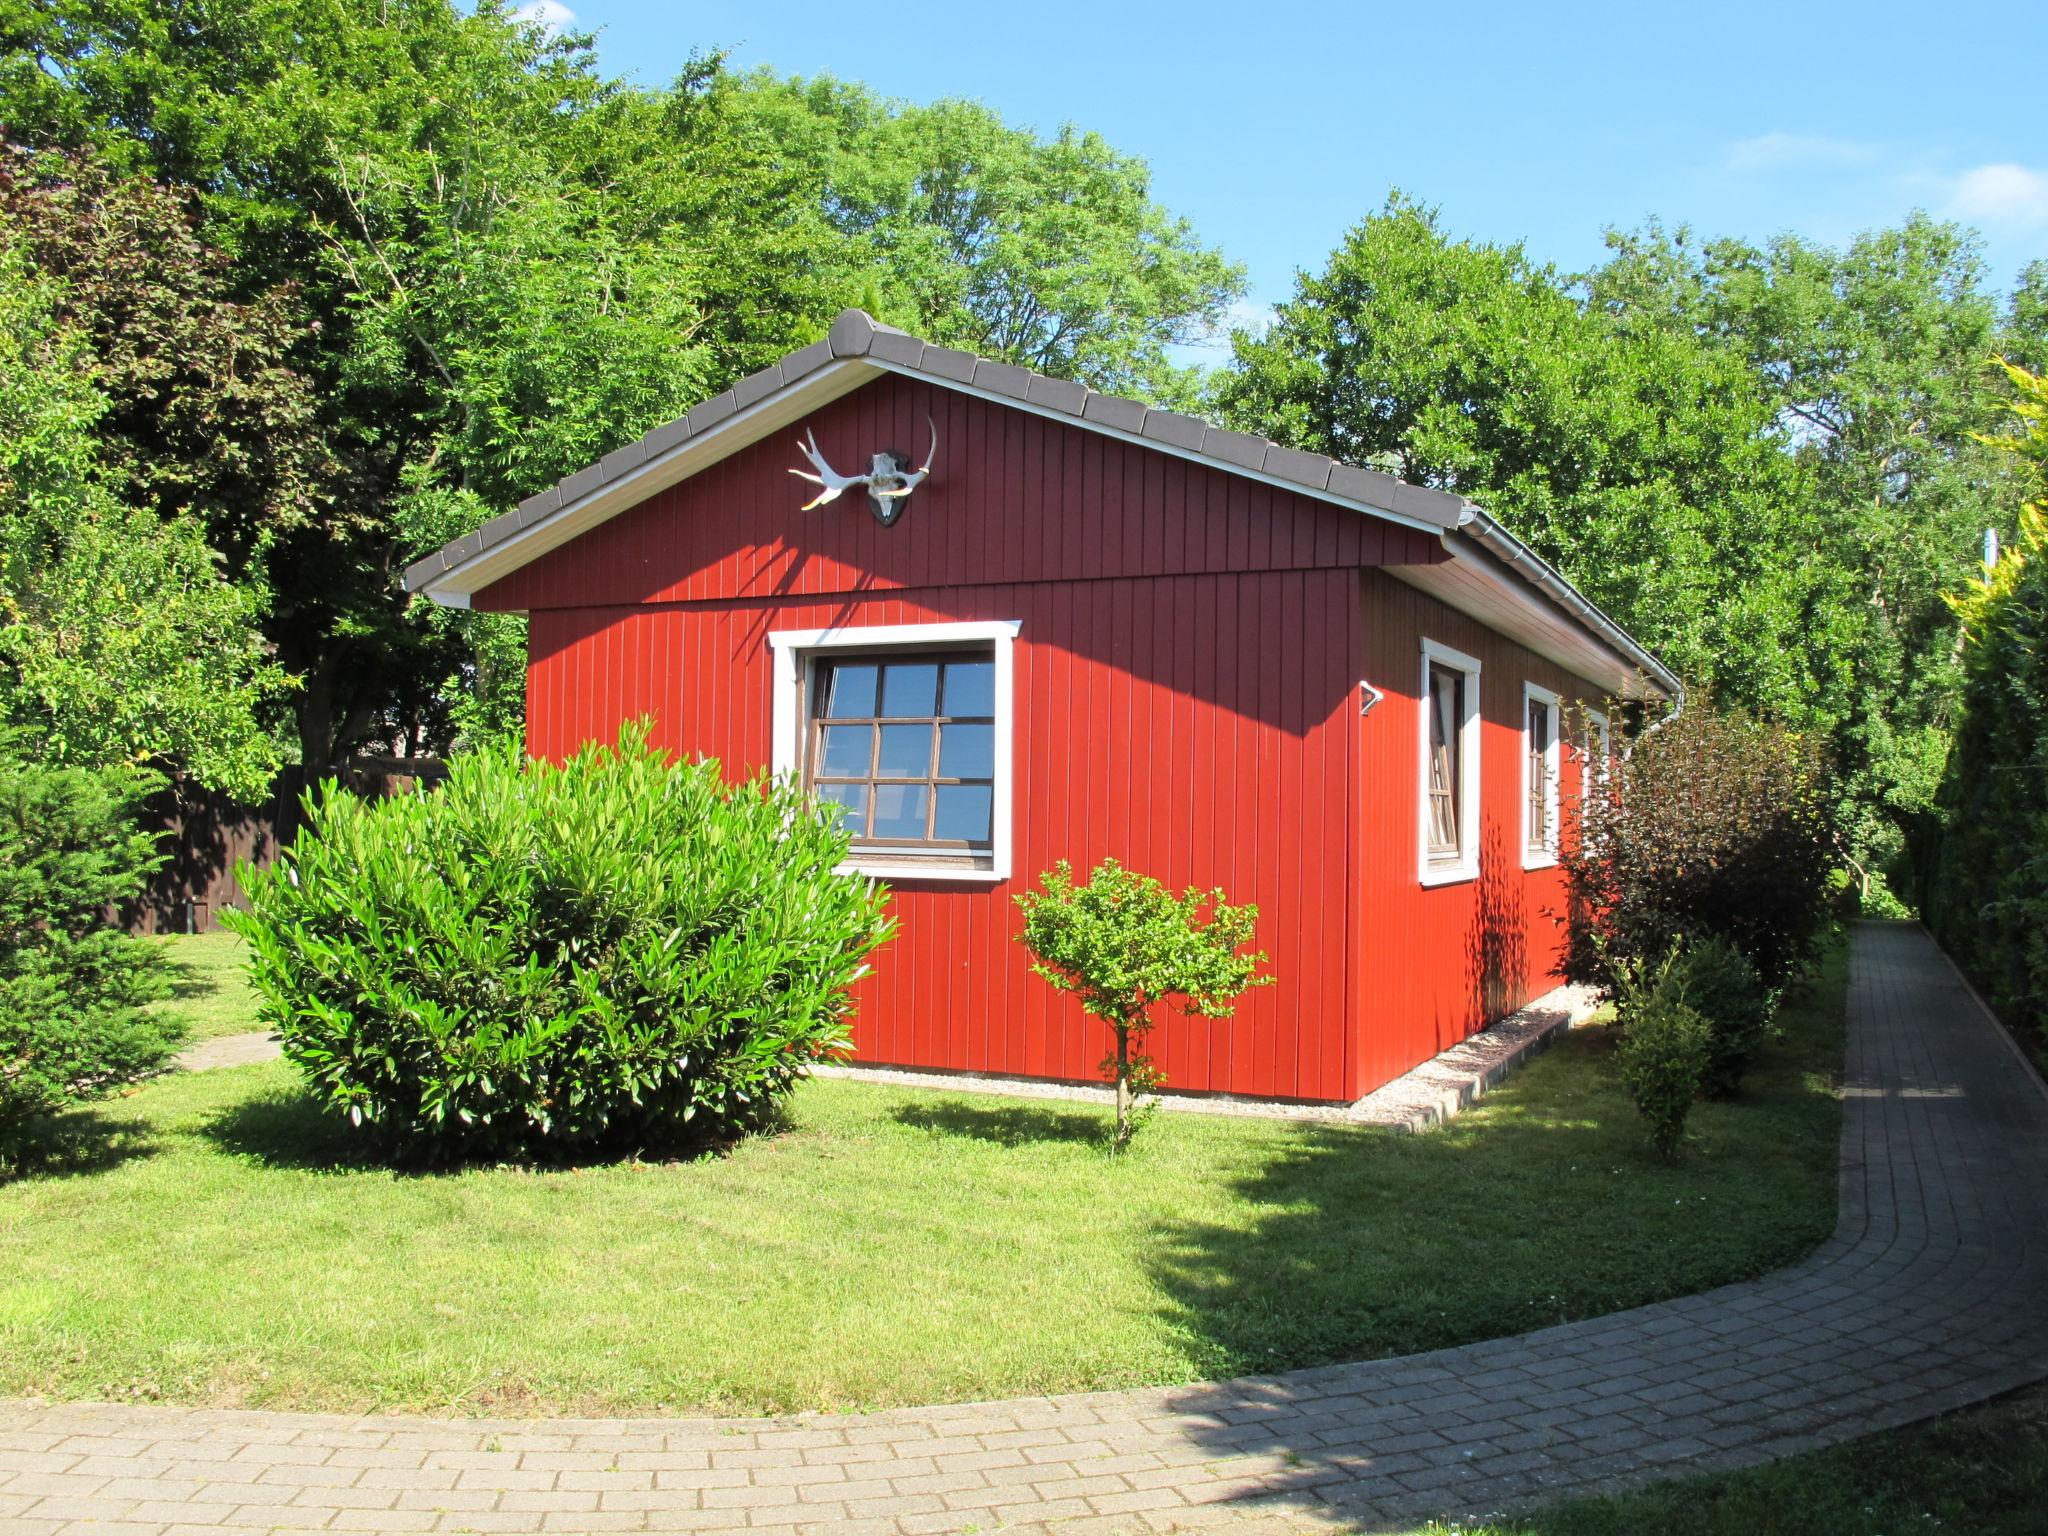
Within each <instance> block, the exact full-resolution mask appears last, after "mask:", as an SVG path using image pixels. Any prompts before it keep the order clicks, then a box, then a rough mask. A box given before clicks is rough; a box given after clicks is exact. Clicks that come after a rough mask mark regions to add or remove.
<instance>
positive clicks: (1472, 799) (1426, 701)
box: [1415, 639, 1482, 885]
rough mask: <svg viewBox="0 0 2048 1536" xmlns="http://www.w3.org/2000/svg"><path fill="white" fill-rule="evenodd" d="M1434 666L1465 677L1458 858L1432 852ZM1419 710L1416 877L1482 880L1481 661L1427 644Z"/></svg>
mask: <svg viewBox="0 0 2048 1536" xmlns="http://www.w3.org/2000/svg"><path fill="white" fill-rule="evenodd" d="M1432 665H1436V666H1443V667H1449V668H1450V669H1451V670H1453V671H1455V672H1462V673H1464V674H1465V718H1464V719H1463V720H1462V721H1460V722H1459V725H1458V856H1457V858H1456V859H1455V860H1452V859H1446V858H1442V857H1440V856H1433V855H1432V854H1431V853H1430V851H1429V714H1430V710H1431V708H1432V707H1433V706H1432V704H1431V701H1430V693H1429V669H1430V667H1431V666H1432ZM1415 696H1416V699H1417V701H1418V702H1419V704H1420V706H1421V707H1420V708H1419V709H1417V710H1416V712H1415V727H1416V730H1415V748H1416V750H1415V762H1416V769H1417V773H1416V779H1415V805H1416V816H1415V856H1416V875H1417V878H1418V879H1420V880H1421V882H1422V883H1423V884H1424V885H1452V884H1455V883H1457V882H1459V881H1461V880H1477V879H1478V878H1479V731H1480V720H1481V718H1482V714H1481V711H1480V708H1479V658H1478V657H1476V656H1467V655H1466V654H1465V653H1464V652H1463V651H1454V650H1452V649H1451V648H1450V647H1449V646H1447V645H1439V644H1437V642H1436V641H1434V640H1428V639H1425V640H1424V641H1423V642H1422V686H1421V687H1420V689H1418V690H1417V692H1416V695H1415Z"/></svg>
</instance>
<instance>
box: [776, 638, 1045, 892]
mask: <svg viewBox="0 0 2048 1536" xmlns="http://www.w3.org/2000/svg"><path fill="white" fill-rule="evenodd" d="M1022 628H1023V621H1022V620H1021V619H997V620H990V621H986V622H971V623H957V624H866V625H862V624H853V625H844V626H839V627H836V628H833V629H783V630H775V631H773V632H772V633H770V635H769V636H768V647H769V650H770V652H771V653H772V654H773V657H774V668H775V700H774V706H775V725H774V734H773V740H772V744H771V748H770V758H769V767H770V769H771V770H772V771H773V772H774V773H775V774H776V775H778V776H783V775H787V776H789V777H791V778H799V779H800V778H801V777H802V772H803V739H804V724H805V722H804V710H805V707H806V700H807V698H808V697H809V693H810V689H809V687H808V686H807V685H808V684H809V682H810V678H811V669H812V666H813V665H814V664H815V663H816V661H817V660H818V659H819V658H820V657H822V656H829V655H831V654H832V653H834V652H844V651H887V650H907V651H915V650H928V649H934V648H938V647H944V646H956V645H986V646H989V647H990V649H991V650H992V651H993V653H994V657H995V664H996V698H995V711H996V713H995V785H994V793H993V794H992V795H991V797H990V799H991V805H990V810H989V816H990V822H989V850H988V852H987V853H986V854H974V855H968V856H965V857H963V856H962V855H961V854H959V853H957V852H945V853H908V852H905V851H904V850H902V849H900V848H898V849H890V850H889V851H887V852H886V853H885V852H883V851H881V850H878V849H877V850H868V851H863V850H862V849H861V847H860V845H859V843H858V842H856V843H855V844H854V847H853V849H852V851H851V852H850V853H849V854H848V856H847V859H846V861H845V862H844V863H843V864H841V865H840V866H839V872H840V873H842V874H857V875H872V876H874V877H875V878H877V879H882V880H951V881H960V882H979V883H982V884H991V885H992V884H995V883H996V882H998V881H1002V880H1007V879H1009V878H1010V848H1011V836H1010V820H1011V809H1010V808H1011V781H1012V778H1013V772H1014V771H1013V765H1012V756H1013V754H1012V751H1011V742H1012V739H1013V733H1014V730H1015V722H1016V703H1017V700H1016V687H1015V684H1014V681H1013V678H1014V675H1015V672H1014V665H1013V657H1012V650H1013V647H1014V646H1015V643H1016V639H1017V632H1018V631H1019V630H1020V629H1022Z"/></svg>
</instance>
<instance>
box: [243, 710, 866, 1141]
mask: <svg viewBox="0 0 2048 1536" xmlns="http://www.w3.org/2000/svg"><path fill="white" fill-rule="evenodd" d="M306 815H307V819H306V824H305V826H304V827H303V829H302V830H301V831H300V833H299V835H298V838H297V840H296V841H295V842H294V843H293V844H292V846H291V848H290V849H289V850H288V851H287V852H286V853H285V855H284V856H283V857H282V858H281V859H280V860H279V861H278V863H277V864H276V866H275V867H274V868H273V869H272V870H270V871H269V872H267V873H264V872H251V873H250V874H248V875H247V876H246V878H247V880H248V884H249V897H250V907H249V910H248V911H247V912H246V913H240V914H236V915H235V916H234V917H233V918H231V919H230V922H231V924H232V926H233V927H234V928H235V929H236V931H237V932H240V933H242V934H243V935H245V936H246V937H247V938H248V940H249V944H250V952H251V964H252V969H253V972H254V976H255V981H256V985H257V987H258V989H259V990H260V992H261V995H262V998H263V1012H264V1017H265V1018H266V1020H267V1021H268V1022H269V1023H270V1024H271V1025H272V1026H273V1027H274V1028H275V1029H276V1030H277V1031H278V1032H279V1034H280V1035H281V1036H282V1037H283V1041H284V1049H285V1054H286V1055H287V1056H288V1057H290V1058H291V1060H292V1061H293V1062H295V1063H296V1064H297V1065H298V1066H299V1067H300V1069H301V1070H302V1071H304V1072H305V1074H306V1076H307V1077H308V1078H309V1079H310V1080H311V1082H312V1084H313V1087H314V1090H315V1092H316V1093H317V1094H318V1095H319V1096H320V1098H321V1099H322V1100H324V1101H325V1102H326V1103H328V1104H329V1105H331V1106H333V1107H334V1108H335V1109H337V1110H339V1111H341V1112H342V1113H344V1114H346V1115H348V1116H349V1117H350V1118H351V1119H352V1120H354V1121H355V1122H356V1123H358V1124H360V1125H362V1126H364V1127H366V1128H368V1129H370V1130H371V1131H373V1132H374V1133H376V1134H377V1135H378V1136H380V1137H381V1138H382V1139H383V1140H385V1141H386V1142H387V1143H389V1144H391V1145H393V1146H394V1148H395V1149H397V1150H400V1151H402V1152H404V1153H407V1154H409V1155H416V1156H427V1157H433V1158H451V1157H478V1156H491V1157H507V1158H535V1157H559V1156H563V1155H570V1154H585V1153H593V1152H605V1151H615V1150H634V1151H637V1150H643V1149H653V1148H673V1147H677V1146H682V1145H687V1144H693V1143H699V1142H702V1141H706V1140H713V1139H718V1138H723V1137H728V1136H731V1135H733V1134H736V1133H738V1132H741V1131H744V1130H748V1129H751V1128H755V1127H758V1126H759V1125H761V1124H762V1123H763V1122H764V1120H765V1119H766V1118H767V1116H768V1115H769V1113H770V1111H771V1110H772V1108H773V1106H774V1105H775V1103H776V1101H777V1099H778V1098H779V1096H780V1095H782V1094H783V1093H784V1092H786V1091H787V1090H788V1089H789V1088H790V1086H791V1085H792V1084H793V1083H794V1082H795V1081H796V1079H797V1078H798V1077H799V1076H800V1075H801V1074H802V1073H803V1072H804V1070H805V1068H806V1067H808V1066H809V1065H810V1064H811V1063H813V1062H815V1061H818V1060H820V1059H821V1058H825V1057H830V1056H832V1055H834V1054H835V1053H838V1052H841V1051H843V1050H845V1049H846V1047H847V1044H848V1035H847V1018H848V1000H847V991H846V989H847V987H848V986H849V985H850V984H851V983H852V982H853V981H854V980H855V979H856V978H857V977H859V976H860V975H861V974H862V973H863V972H864V971H865V970H866V957H867V955H868V954H869V952H870V951H871V950H873V949H874V948H875V946H876V945H877V944H879V943H881V942H882V940H883V939H884V938H885V937H887V935H888V932H889V923H888V920H887V919H886V918H885V917H884V916H883V913H882V906H883V900H884V898H883V896H882V895H881V894H880V892H878V891H877V890H876V889H875V888H874V886H873V885H872V884H871V883H870V882H868V881H865V880H861V879H857V878H852V877H849V876H845V875H839V874H834V873H833V869H834V866H835V865H837V864H838V863H839V862H840V860H841V859H842V858H843V857H844V855H845V852H846V848H847V842H848V838H847V834H846V833H845V832H844V831H843V830H841V829H840V828H839V827H838V825H837V823H836V820H835V819H831V818H828V817H826V816H823V815H821V814H820V813H818V812H817V811H816V810H815V809H813V808H811V807H810V806H809V805H808V804H807V803H806V802H805V800H804V799H803V798H802V796H801V795H800V793H799V791H798V790H797V789H796V788H795V787H794V786H791V785H789V784H786V783H772V782H766V781H757V782H755V783H751V784H747V785H742V786H739V787H731V786H728V785H726V784H724V783H723V782H722V781H721V779H720V777H719V773H718V768H717V765H716V764H712V763H674V762H671V761H670V760H669V759H668V758H667V757H666V756H665V755H664V754H663V753H661V752H659V751H656V750H655V749H653V748H651V747H649V746H648V745H647V743H646V738H645V733H644V731H640V730H637V729H630V728H629V730H628V731H627V732H626V733H625V734H624V735H623V736H622V737H621V739H620V742H619V745H618V746H617V747H616V748H613V747H599V746H592V747H587V748H585V749H584V750H583V751H582V752H581V753H579V754H578V755H577V756H576V757H574V758H573V759H571V760H570V761H568V762H566V763H562V764H559V765H555V764H548V763H529V762H527V761H525V759H524V758H523V756H522V755H521V753H520V751H519V749H518V748H517V747H516V746H512V745H505V746H495V747H490V748H486V749H483V750H479V751H477V752H474V753H472V754H469V755H468V756H466V757H463V758H461V759H458V760H457V762H456V763H455V765H454V767H453V769H452V771H451V772H450V774H449V777H448V780H447V782H446V783H445V784H444V785H442V786H441V787H440V788H439V789H437V790H434V791H431V792H428V793H425V794H421V795H417V796H406V797H401V798H398V799H394V800H385V801H379V802H376V803H366V802H364V801H360V800H357V799H355V798H353V797H351V796H348V795H344V794H334V793H330V794H327V795H325V796H324V797H322V796H309V797H308V803H307V811H306Z"/></svg>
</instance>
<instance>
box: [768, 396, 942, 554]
mask: <svg viewBox="0 0 2048 1536" xmlns="http://www.w3.org/2000/svg"><path fill="white" fill-rule="evenodd" d="M924 424H925V426H926V428H927V429H929V431H930V432H931V435H932V440H931V447H930V448H929V449H927V450H926V452H925V456H924V462H923V463H922V464H920V465H918V466H917V468H915V469H912V468H911V467H910V461H909V460H908V459H907V458H905V457H904V456H903V455H902V454H900V453H895V452H892V451H889V450H884V451H883V452H880V453H877V454H876V455H875V456H874V460H873V462H872V463H871V464H870V465H869V466H868V472H867V473H866V474H864V475H842V474H840V473H839V471H838V470H836V469H834V468H833V467H832V466H831V465H830V464H828V463H826V462H825V455H824V454H822V453H820V452H819V451H818V438H817V434H816V433H814V432H806V433H805V434H804V435H803V437H801V438H799V439H798V440H797V445H796V446H797V450H798V451H799V452H800V453H802V454H803V456H804V457H805V458H807V459H809V460H810V461H811V468H810V469H792V470H791V471H790V473H791V474H792V475H795V476H796V477H797V478H798V479H799V480H808V481H810V482H811V484H813V485H819V486H823V487H824V489H823V490H821V491H819V492H818V494H817V495H815V496H813V497H812V498H811V499H810V500H809V501H807V502H805V503H804V506H803V510H804V511H806V512H808V511H810V510H811V509H812V508H813V507H822V506H823V505H825V503H826V502H828V501H837V500H838V499H839V493H840V492H841V491H844V490H850V489H851V488H852V487H854V486H856V485H864V486H866V487H867V490H868V505H869V506H870V507H871V508H873V509H874V514H875V519H876V521H877V522H879V523H881V524H882V525H883V526H884V527H887V526H888V525H889V524H890V523H893V522H895V521H896V519H897V518H898V517H900V516H901V515H902V513H903V502H904V499H905V498H906V497H907V496H909V495H910V493H911V492H912V491H914V490H916V489H917V488H918V487H919V486H920V485H922V484H923V483H924V478H925V476H926V475H929V474H930V473H931V472H932V460H934V459H935V458H937V457H938V454H939V429H938V427H937V426H935V425H934V424H933V422H932V419H931V417H929V416H927V417H925V419H924ZM811 470H816V471H817V473H816V474H813V473H811Z"/></svg>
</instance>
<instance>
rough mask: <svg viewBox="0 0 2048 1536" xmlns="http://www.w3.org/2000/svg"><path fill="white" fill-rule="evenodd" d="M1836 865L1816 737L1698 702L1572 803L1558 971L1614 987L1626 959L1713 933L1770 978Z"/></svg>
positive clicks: (1816, 927)
mask: <svg viewBox="0 0 2048 1536" xmlns="http://www.w3.org/2000/svg"><path fill="white" fill-rule="evenodd" d="M1834 861H1835V858H1834V852H1833V838H1832V828H1831V826H1830V823H1829V812H1828V800H1827V779H1826V773H1825V771H1824V766H1823V763H1822V760H1821V756H1820V753H1819V751H1818V750H1817V748H1816V747H1815V746H1814V744H1813V743H1812V742H1811V741H1810V740H1809V739H1807V738H1805V737H1802V736H1800V735H1798V734H1796V733H1794V732H1792V731H1790V730H1788V729H1786V728H1784V727H1783V726H1779V725H1774V724H1771V723H1769V722H1766V721H1761V720H1758V719H1756V718H1754V717H1753V716H1750V715H1746V714H1743V713H1741V712H1739V711H1719V710H1715V709H1712V708H1710V707H1707V706H1705V705H1703V704H1695V705H1694V706H1693V707H1692V708H1690V709H1687V710H1686V711H1685V712H1683V713H1682V714H1680V715H1679V716H1678V717H1677V718H1676V719H1673V720H1670V721H1668V722H1667V723H1665V724H1664V725H1662V726H1661V727H1659V728H1657V729H1654V730H1650V731H1645V732H1642V733H1641V734H1639V735H1637V736H1635V737H1634V739H1633V740H1631V741H1628V742H1626V743H1625V744H1624V750H1623V751H1622V752H1621V753H1620V754H1619V755H1618V756H1617V758H1616V760H1615V762H1614V764H1613V766H1612V769H1611V771H1610V772H1609V773H1608V774H1606V775H1605V776H1604V777H1603V778H1602V779H1601V780H1600V781H1598V782H1597V783H1596V785H1595V787H1594V789H1593V791H1592V792H1591V793H1589V794H1588V795H1586V797H1585V798H1584V800H1583V801H1582V802H1581V805H1580V816H1579V835H1578V837H1577V838H1576V839H1575V840H1574V842H1573V844H1572V845H1571V846H1570V847H1569V848H1568V849H1567V850H1566V854H1565V858H1564V866H1565V875H1566V881H1567V885H1568V889H1569V896H1570V900H1569V902H1568V914H1569V926H1568V932H1567V941H1566V951H1565V974H1566V976H1567V977H1568V978H1569V979H1570V980H1572V981H1578V982H1590V983H1592V984H1594V985H1596V986H1601V987H1607V988H1610V989H1611V988H1612V987H1613V986H1614V985H1615V983H1616V981H1617V979H1618V976H1619V970H1618V968H1619V967H1620V966H1622V965H1624V964H1627V963H1629V962H1645V961H1650V960H1652V959H1655V958H1658V957H1661V956H1663V955H1665V954H1667V953H1668V952H1669V951H1670V949H1671V946H1672V944H1673V943H1674V942H1676V941H1679V940H1702V939H1708V938H1716V937H1718V938H1721V939H1724V940H1726V941H1727V942H1728V943H1730V944H1732V945H1734V946H1735V948H1737V949H1739V950H1741V951H1742V953H1743V954H1744V955H1746V956H1748V957H1749V960H1750V963H1751V964H1753V965H1754V966H1755V967H1756V970H1757V974H1758V975H1759V976H1760V977H1761V978H1762V979H1763V981H1764V982H1765V983H1766V984H1767V985H1771V986H1776V985H1779V984H1781V983H1782V982H1784V981H1785V980H1786V979H1787V978H1788V977H1790V976H1791V975H1792V974H1793V972H1795V971H1796V970H1797V969H1798V968H1799V967H1800V965H1801V964H1802V963H1803V962H1804V961H1805V960H1806V959H1807V958H1808V957H1809V956H1810V955H1811V954H1812V952H1813V948H1814V945H1815V943H1816V941H1817V940H1818V938H1819V937H1820V934H1821V931H1822V929H1823V927H1824V926H1825V924H1826V922H1827V919H1828V909H1829V889H1828V882H1829V876H1830V873H1831V871H1832V867H1833V864H1834Z"/></svg>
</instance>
